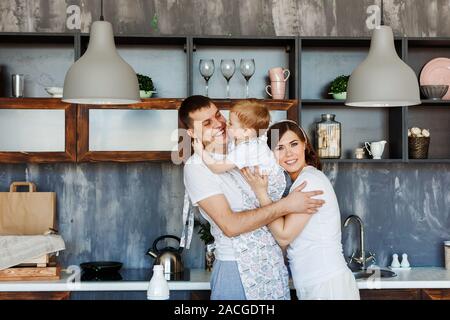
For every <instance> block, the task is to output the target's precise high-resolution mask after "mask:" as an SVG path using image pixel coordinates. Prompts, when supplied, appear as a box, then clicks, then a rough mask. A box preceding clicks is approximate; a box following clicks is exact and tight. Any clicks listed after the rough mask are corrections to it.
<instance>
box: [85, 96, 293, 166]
mask: <svg viewBox="0 0 450 320" xmlns="http://www.w3.org/2000/svg"><path fill="white" fill-rule="evenodd" d="M213 101H214V103H215V104H216V106H217V107H218V108H219V109H221V110H222V111H223V112H224V115H225V116H227V114H228V113H227V110H228V109H230V107H231V105H232V104H234V103H236V102H238V101H239V100H213ZM258 101H261V102H263V103H264V104H266V105H267V106H268V107H269V109H270V112H271V116H272V120H273V121H278V120H281V119H296V118H297V116H298V109H297V106H298V102H297V101H296V100H258ZM181 102H182V99H163V98H156V99H144V100H143V101H142V102H141V103H138V104H135V105H130V106H98V105H95V106H94V105H79V106H78V117H77V119H78V120H77V123H78V130H77V131H78V141H77V156H78V161H80V162H97V161H113V162H138V161H161V160H171V159H172V160H174V162H176V163H181V162H182V160H183V159H184V158H185V157H187V156H188V155H189V154H190V153H189V154H186V153H183V150H186V148H188V149H189V150H190V147H191V141H190V138H189V137H188V136H187V135H186V133H185V131H178V129H179V123H178V112H177V109H178V108H179V106H180V104H181ZM183 148H184V149H183Z"/></svg>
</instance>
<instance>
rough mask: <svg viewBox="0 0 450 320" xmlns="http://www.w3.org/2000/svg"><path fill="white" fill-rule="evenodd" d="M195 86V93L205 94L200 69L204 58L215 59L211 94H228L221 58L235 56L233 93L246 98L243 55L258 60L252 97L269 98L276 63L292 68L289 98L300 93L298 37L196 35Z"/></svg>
mask: <svg viewBox="0 0 450 320" xmlns="http://www.w3.org/2000/svg"><path fill="white" fill-rule="evenodd" d="M192 41H193V48H194V51H193V57H192V90H193V94H205V80H204V79H203V77H202V76H201V74H200V72H199V62H200V59H213V60H214V64H215V71H214V74H213V76H212V77H211V78H210V80H209V96H210V97H212V98H215V99H221V98H224V97H225V96H226V80H225V78H224V77H223V76H222V73H221V69H220V62H221V60H222V59H234V60H235V63H236V71H235V73H234V75H233V77H232V78H231V80H230V96H231V98H233V99H241V98H245V83H246V82H245V78H244V77H243V76H242V74H241V72H240V69H239V66H240V61H241V59H243V58H244V59H254V60H255V74H254V75H253V76H252V77H251V79H250V81H249V93H250V97H251V98H258V99H264V98H267V97H268V95H267V94H266V91H265V87H266V85H268V84H269V83H270V80H269V77H268V71H269V69H271V68H274V67H283V68H287V69H289V70H290V78H289V80H288V81H287V82H286V95H285V97H286V98H289V99H295V98H296V97H297V90H296V88H297V85H296V79H297V74H296V70H297V63H298V62H297V59H296V38H295V37H274V38H258V39H255V38H249V37H238V38H226V37H225V38H223V37H221V38H220V37H193V40H192Z"/></svg>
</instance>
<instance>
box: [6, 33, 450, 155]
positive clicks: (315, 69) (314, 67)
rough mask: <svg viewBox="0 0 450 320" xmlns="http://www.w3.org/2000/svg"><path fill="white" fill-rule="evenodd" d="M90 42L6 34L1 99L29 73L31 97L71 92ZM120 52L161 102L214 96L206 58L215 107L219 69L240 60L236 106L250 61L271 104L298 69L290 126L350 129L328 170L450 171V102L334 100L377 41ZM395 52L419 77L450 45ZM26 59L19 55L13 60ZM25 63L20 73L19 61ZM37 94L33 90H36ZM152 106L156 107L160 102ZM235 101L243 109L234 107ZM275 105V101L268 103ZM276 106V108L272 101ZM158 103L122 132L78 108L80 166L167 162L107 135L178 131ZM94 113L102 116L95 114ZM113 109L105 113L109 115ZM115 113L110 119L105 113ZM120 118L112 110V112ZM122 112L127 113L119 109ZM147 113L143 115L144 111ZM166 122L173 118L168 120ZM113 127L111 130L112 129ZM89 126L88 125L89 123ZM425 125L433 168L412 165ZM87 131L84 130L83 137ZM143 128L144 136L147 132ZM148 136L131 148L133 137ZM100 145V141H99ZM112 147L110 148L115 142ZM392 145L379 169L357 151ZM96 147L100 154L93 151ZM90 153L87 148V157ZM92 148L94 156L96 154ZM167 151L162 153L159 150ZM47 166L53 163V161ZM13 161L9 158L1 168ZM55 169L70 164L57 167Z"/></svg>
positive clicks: (234, 81) (152, 44) (423, 43)
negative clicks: (416, 130) (272, 71)
mask: <svg viewBox="0 0 450 320" xmlns="http://www.w3.org/2000/svg"><path fill="white" fill-rule="evenodd" d="M88 41H89V35H88V34H84V33H79V32H76V33H59V34H58V33H57V34H54V33H50V34H41V33H8V32H3V33H0V65H2V73H3V78H4V79H6V81H5V82H4V83H2V84H1V86H0V91H1V92H0V94H3V96H9V94H10V75H11V74H12V73H18V72H22V73H25V74H27V80H26V83H25V87H26V88H28V89H26V91H25V94H26V96H28V97H31V96H35V97H46V96H47V94H46V93H45V91H44V87H46V86H62V84H63V79H64V75H65V72H66V71H67V69H68V67H69V66H70V64H71V63H72V62H73V61H74V60H77V59H78V58H79V57H80V56H81V55H82V54H83V53H84V52H85V50H86V48H87V45H88ZM115 42H116V45H117V50H118V52H119V53H120V54H121V55H122V56H123V57H124V59H125V60H126V61H127V62H129V63H130V64H131V65H132V66H133V68H134V69H135V70H136V72H138V73H141V74H146V75H148V76H150V77H151V78H152V79H153V82H154V85H155V87H156V91H157V94H156V98H158V99H168V100H177V99H183V98H185V97H187V96H190V95H192V94H204V93H205V81H204V79H203V78H202V76H201V75H200V73H199V71H198V64H199V60H200V59H205V58H208V59H214V62H215V72H214V75H213V76H212V77H211V79H210V81H209V92H210V96H211V97H212V98H213V99H217V100H220V99H223V98H224V97H225V92H226V89H225V88H226V81H225V79H224V78H223V76H222V74H221V71H220V61H221V59H225V58H232V59H235V61H236V71H235V74H234V76H233V77H232V78H231V80H230V88H231V97H232V98H233V99H242V98H243V97H244V93H245V80H244V78H243V76H242V75H241V74H240V71H239V63H240V59H241V58H253V59H255V63H256V72H255V74H254V75H253V77H252V78H251V79H250V82H249V83H250V96H251V97H253V98H257V99H265V98H267V95H266V94H265V91H264V87H265V86H266V85H267V84H268V77H267V72H268V69H269V68H271V67H275V66H281V67H284V68H288V69H289V70H290V73H291V74H290V78H289V80H288V82H287V93H286V98H287V99H289V100H296V101H298V107H297V108H295V111H294V109H292V111H289V113H290V114H289V116H288V118H289V119H295V120H297V121H299V122H300V123H301V124H302V126H303V127H304V128H305V129H306V130H307V131H308V132H309V134H310V138H311V139H314V138H315V137H314V134H313V131H314V125H315V123H316V122H317V121H318V120H319V119H320V117H321V114H322V113H333V114H335V115H336V120H337V121H339V122H341V124H342V156H341V158H340V159H324V160H323V162H332V163H335V162H338V163H341V162H344V163H356V162H357V163H364V164H375V163H449V162H450V144H449V143H448V141H449V137H450V108H449V105H450V101H445V100H444V101H431V100H422V102H423V104H422V105H420V106H410V107H394V108H352V107H347V106H345V105H344V101H343V100H334V99H331V98H330V95H329V94H328V90H329V84H330V82H331V81H332V80H333V79H334V78H335V77H337V76H339V75H341V74H350V73H351V72H352V70H353V69H354V68H355V67H356V66H357V65H358V64H359V63H360V62H361V61H362V60H364V59H365V57H366V55H367V53H368V50H369V47H370V37H304V36H299V37H295V36H290V37H250V36H190V35H173V36H154V35H146V34H139V35H133V34H130V35H117V36H116V37H115ZM394 43H395V48H396V50H397V52H398V54H399V56H400V57H401V58H402V59H403V60H404V61H406V62H407V63H408V64H409V65H410V66H411V67H412V68H413V70H414V71H415V72H416V74H417V76H419V75H420V71H421V69H422V67H423V66H424V64H425V63H427V62H428V61H429V60H431V59H433V58H436V57H440V56H450V37H445V38H438V37H435V38H414V37H396V38H395V40H394ZM16 51H17V52H18V54H17V56H14V55H12V52H16ZM22 60H24V61H26V63H25V64H21V63H20V61H22ZM27 90H28V91H27ZM153 98H155V97H152V99H151V100H153ZM233 101H234V100H233ZM266 101H269V100H266ZM270 101H272V100H270ZM158 103H159V102H158V101H156V102H151V101H150V100H144V101H143V102H142V103H141V104H138V107H136V108H135V107H131V106H126V107H125V108H123V109H126V110H129V109H130V110H131V111H130V112H128V111H126V112H125V111H121V112H122V114H123V115H126V117H127V121H126V122H125V123H123V126H122V127H117V126H116V127H114V125H117V124H118V123H117V122H116V123H114V122H113V123H110V124H106V125H105V126H101V125H99V124H101V121H102V119H104V120H106V119H114V117H119V116H118V115H119V114H120V112H117V113H116V112H113V113H111V112H109V111H108V110H109V109H108V108H104V107H102V108H99V109H102V110H97V109H96V108H93V107H92V106H88V107H87V108H88V109H89V110H90V111H86V107H82V108H81V109H80V108H79V109H78V112H79V113H78V117H79V118H78V119H80V112H81V120H82V121H86V119H88V117H89V121H92V122H93V123H92V127H91V128H90V129H92V130H91V131H90V133H89V134H92V137H89V136H88V137H87V138H86V136H85V135H86V132H84V131H81V132H79V133H81V134H82V135H83V137H82V139H81V140H80V139H79V141H78V153H79V154H78V155H79V160H80V161H121V162H122V161H153V160H157V161H163V160H169V159H170V150H167V149H168V145H167V144H166V143H167V141H165V140H164V139H163V140H161V141H154V142H155V144H153V145H152V144H149V145H143V142H144V139H146V134H148V132H147V133H145V132H143V131H142V127H139V126H138V127H136V128H135V130H136V131H135V133H132V132H128V133H127V135H128V136H127V137H128V138H126V137H125V136H123V137H122V141H121V140H120V139H119V138H120V137H117V135H116V137H111V136H109V133H108V131H110V130H109V129H111V128H116V129H118V130H119V131H121V132H125V131H127V128H129V126H130V123H131V122H129V120H131V119H132V118H139V115H143V117H142V120H144V119H150V118H151V119H163V121H161V122H158V125H161V126H163V125H165V121H167V122H170V126H169V127H165V128H164V130H165V131H167V130H169V129H172V128H173V126H176V125H175V124H174V116H173V114H174V110H175V107H172V109H170V108H169V110H167V109H164V108H163V109H158V108H159V107H160V106H158V108H154V107H153V106H155V105H157V104H158ZM92 109H95V110H92ZM104 109H105V110H104ZM106 109H108V110H106ZM111 109H113V108H111ZM118 109H120V108H118ZM140 111H142V112H140ZM163 114H164V117H162V115H163ZM95 124H97V126H94V125H95ZM104 124H105V123H104ZM82 125H85V123H84V124H82ZM412 126H419V127H423V128H428V129H430V132H431V143H430V149H429V158H428V159H420V160H415V159H409V155H408V139H407V130H408V128H409V127H412ZM79 128H80V125H78V129H79ZM138 129H139V130H140V131H138ZM139 132H140V133H142V135H141V136H140V138H139V139H134V140H135V141H133V142H132V143H131V144H129V145H126V144H124V143H123V141H125V140H126V139H128V141H130V139H132V138H130V137H133V134H135V135H139V134H140V133H139ZM90 139H91V140H90ZM105 139H106V140H107V141H106V140H105ZM377 140H387V142H388V144H387V146H386V148H385V151H384V154H383V158H382V159H380V160H373V159H362V160H358V159H355V158H354V154H353V152H354V149H355V148H357V147H361V146H362V144H363V142H365V141H377ZM88 142H91V145H90V146H88ZM86 147H88V148H86ZM90 148H91V149H90ZM157 149H159V150H157ZM47 160H48V158H47ZM0 161H1V162H5V158H1V159H0ZM21 161H31V162H36V161H37V159H36V158H33V159H30V158H22V159H21ZM53 161H61V159H60V158H54V159H53Z"/></svg>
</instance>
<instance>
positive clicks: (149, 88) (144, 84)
mask: <svg viewBox="0 0 450 320" xmlns="http://www.w3.org/2000/svg"><path fill="white" fill-rule="evenodd" d="M137 78H138V82H139V94H140V96H141V98H150V97H151V96H152V95H153V93H156V91H155V87H154V86H153V81H152V78H150V77H148V76H144V75H142V74H139V73H138V74H137Z"/></svg>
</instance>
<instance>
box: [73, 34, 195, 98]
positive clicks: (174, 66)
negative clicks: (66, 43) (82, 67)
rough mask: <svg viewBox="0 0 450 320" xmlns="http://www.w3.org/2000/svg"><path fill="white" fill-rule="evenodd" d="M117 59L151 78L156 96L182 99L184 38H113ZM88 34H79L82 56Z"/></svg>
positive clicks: (185, 91)
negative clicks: (117, 54) (119, 57)
mask: <svg viewBox="0 0 450 320" xmlns="http://www.w3.org/2000/svg"><path fill="white" fill-rule="evenodd" d="M114 40H115V43H116V48H117V51H118V52H119V54H120V56H121V57H122V58H123V59H124V60H125V61H126V62H127V63H128V64H130V65H131V66H132V67H133V69H134V70H135V71H136V73H139V74H143V75H147V76H149V77H150V78H152V81H153V85H154V86H155V88H156V92H157V93H156V94H155V95H154V96H155V97H158V98H185V97H187V96H188V85H187V79H188V76H187V73H188V70H187V53H186V46H187V38H185V37H154V36H144V35H131V36H128V35H127V36H116V37H115V38H114ZM88 42H89V35H88V34H82V35H81V55H82V54H83V53H84V52H85V51H86V49H87V45H88Z"/></svg>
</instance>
